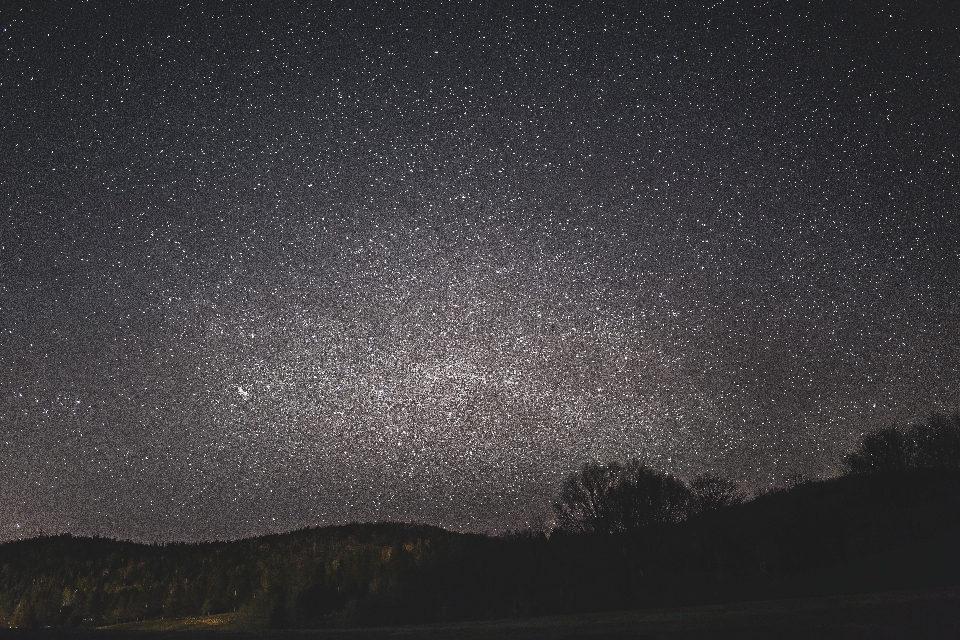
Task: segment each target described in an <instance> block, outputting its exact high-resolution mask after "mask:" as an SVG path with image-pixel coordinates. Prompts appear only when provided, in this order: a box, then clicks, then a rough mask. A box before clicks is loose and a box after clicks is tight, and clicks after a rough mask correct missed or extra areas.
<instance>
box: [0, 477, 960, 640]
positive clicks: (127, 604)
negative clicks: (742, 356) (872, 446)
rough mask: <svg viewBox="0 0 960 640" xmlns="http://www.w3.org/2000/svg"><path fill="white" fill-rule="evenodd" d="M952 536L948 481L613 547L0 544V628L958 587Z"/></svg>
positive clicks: (808, 497) (288, 619)
mask: <svg viewBox="0 0 960 640" xmlns="http://www.w3.org/2000/svg"><path fill="white" fill-rule="evenodd" d="M958 540H960V471H958V470H955V469H939V470H930V469H927V470H909V471H901V472H895V473H878V474H872V475H852V476H847V477H842V478H837V479H834V480H828V481H821V482H811V483H807V484H802V485H798V486H796V487H793V488H791V489H789V490H781V491H778V492H775V493H769V494H765V495H761V496H760V497H758V498H756V499H754V500H751V501H749V502H745V503H743V504H733V505H731V506H726V507H723V508H720V509H716V510H712V511H707V512H702V513H699V514H697V515H694V516H692V517H690V518H689V519H687V520H685V521H682V522H672V523H661V524H653V525H649V526H646V527H643V528H641V529H639V530H636V531H631V532H628V533H617V534H590V535H576V534H572V533H565V532H561V531H558V532H556V533H554V534H553V535H552V536H551V537H550V538H549V539H548V538H547V537H546V536H545V535H542V534H537V533H530V534H527V535H517V536H510V537H504V538H495V537H487V536H480V535H467V534H458V533H453V532H449V531H445V530H443V529H438V528H436V527H428V526H416V525H406V524H363V525H361V524H356V525H348V526H339V527H325V528H319V529H307V530H302V531H296V532H292V533H288V534H283V535H272V536H265V537H260V538H253V539H249V540H239V541H236V542H215V543H204V544H169V545H164V546H151V545H143V544H135V543H131V542H119V541H113V540H106V539H89V538H73V537H70V536H56V537H46V538H37V539H31V540H24V541H18V542H10V543H6V544H3V545H0V623H2V624H4V625H9V626H100V625H107V624H115V623H121V622H130V621H137V620H145V619H157V618H161V617H162V618H180V617H186V616H197V615H211V614H218V613H224V612H230V613H231V615H233V616H235V618H236V621H237V624H240V625H242V626H248V627H267V626H270V627H286V626H290V627H328V626H353V625H383V624H411V623H419V622H429V621H453V620H467V619H482V618H493V617H510V616H521V615H540V614H553V613H560V612H589V611H599V610H604V609H607V610H609V609H635V608H643V607H649V606H657V605H663V604H693V603H706V602H722V601H735V600H742V599H748V598H773V597H783V596H794V595H820V594H839V593H853V592H858V591H870V590H881V589H894V588H911V587H921V586H939V585H947V584H960V544H958V543H957V541H958ZM234 612H235V613H234Z"/></svg>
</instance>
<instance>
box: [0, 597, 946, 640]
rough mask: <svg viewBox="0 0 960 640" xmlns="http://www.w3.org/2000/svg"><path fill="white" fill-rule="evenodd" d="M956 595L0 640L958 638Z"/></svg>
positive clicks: (65, 633) (21, 633)
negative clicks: (354, 626)
mask: <svg viewBox="0 0 960 640" xmlns="http://www.w3.org/2000/svg"><path fill="white" fill-rule="evenodd" d="M958 637H960V587H947V588H938V589H923V590H915V591H897V592H887V593H878V594H866V595H853V596H835V597H825V598H803V599H793V600H773V601H757V602H746V603H740V604H732V605H717V606H706V607H685V608H674V609H654V610H647V611H637V612H625V613H606V614H592V615H572V616H555V617H544V618H526V619H518V620H499V621H488V622H476V623H462V624H454V625H423V626H415V627H390V628H380V629H343V630H324V631H307V630H291V631H249V632H237V631H130V630H117V629H113V630H84V631H72V630H66V629H50V630H26V629H22V630H21V629H9V630H8V629H4V630H0V639H2V640H35V639H36V640H41V639H44V640H45V639H47V638H65V639H67V640H86V639H88V638H98V639H103V640H121V639H126V638H140V639H148V640H167V639H169V638H177V639H178V640H194V639H199V638H211V639H212V638H216V640H234V639H237V640H240V639H252V638H276V639H278V640H280V639H290V640H293V639H303V640H306V639H308V638H317V639H323V640H385V639H387V638H411V639H412V638H427V639H430V640H434V639H436V640H439V639H441V638H467V639H478V640H479V639H486V638H506V639H517V640H519V639H524V640H527V639H533V638H596V639H600V638H737V639H747V638H844V639H846V638H958Z"/></svg>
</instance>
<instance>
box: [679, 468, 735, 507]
mask: <svg viewBox="0 0 960 640" xmlns="http://www.w3.org/2000/svg"><path fill="white" fill-rule="evenodd" d="M690 489H691V491H692V493H693V503H694V508H695V510H696V511H716V510H717V509H722V508H723V507H729V506H732V505H735V504H740V503H742V502H743V501H744V499H745V496H744V494H743V492H742V491H740V487H739V486H738V485H737V483H735V482H733V481H731V480H727V479H726V478H721V477H720V476H717V475H714V474H712V473H703V474H700V475H698V476H697V477H696V478H694V480H693V482H692V483H691V484H690Z"/></svg>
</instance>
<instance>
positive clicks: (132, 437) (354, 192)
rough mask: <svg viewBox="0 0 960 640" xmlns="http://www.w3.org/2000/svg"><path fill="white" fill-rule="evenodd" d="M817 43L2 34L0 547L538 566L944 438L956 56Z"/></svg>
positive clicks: (722, 22) (42, 20) (559, 14)
mask: <svg viewBox="0 0 960 640" xmlns="http://www.w3.org/2000/svg"><path fill="white" fill-rule="evenodd" d="M668 4H669V3H668ZM829 4H830V7H831V8H830V9H829V10H827V9H825V8H823V7H822V6H821V3H819V2H786V1H780V2H716V3H713V4H712V5H711V4H709V3H707V4H701V3H697V4H685V3H683V4H681V6H679V7H676V8H674V7H668V6H667V5H666V4H664V3H654V2H649V3H646V2H591V3H583V6H578V5H577V4H574V3H565V2H561V3H540V4H532V3H518V5H519V6H518V7H514V8H511V7H509V6H508V5H506V4H504V3H490V4H485V3H476V2H472V3H463V4H457V3H436V4H435V5H433V6H432V8H428V7H427V5H426V4H425V3H419V2H415V3H339V2H328V3H321V2H281V3H244V4H243V6H242V7H241V8H236V7H233V8H231V7H226V6H223V4H221V3H212V2H211V3H204V2H201V3H190V4H186V3H183V4H179V5H178V4H175V3H154V4H144V3H133V2H130V3H126V4H124V5H123V6H121V7H120V8H117V7H116V6H114V7H112V8H102V7H98V6H96V3H93V4H91V3H81V2H78V3H74V4H72V5H71V4H70V3H62V4H61V5H59V7H58V9H57V11H52V10H47V9H42V8H38V7H37V6H35V5H34V4H33V3H22V7H21V8H19V9H17V8H14V9H13V10H5V11H4V12H3V14H2V20H3V24H2V33H0V52H2V55H3V62H2V72H0V105H2V111H0V113H2V114H3V118H2V122H0V147H2V150H3V151H2V153H0V176H2V191H0V205H2V209H0V468H2V469H3V472H2V475H0V539H12V538H18V537H24V536H29V535H35V534H37V533H38V532H39V531H41V530H42V531H44V532H47V533H54V532H71V533H74V534H84V535H92V534H100V535H108V536H114V537H124V538H134V539H141V540H198V539H210V538H234V537H239V536H249V535H255V534H260V533H267V532H276V531H285V530H290V529H294V528H299V527H305V526H314V525H323V524H335V523H342V522H348V521H356V520H359V521H369V520H405V521H417V522H427V523H432V524H438V525H442V526H445V527H448V528H452V529H457V530H473V531H503V530H505V529H508V528H517V527H526V526H534V527H542V526H545V525H547V524H549V501H550V498H551V497H552V496H553V495H554V493H555V492H556V490H557V488H558V486H559V483H560V482H561V481H562V479H563V478H564V477H565V475H566V474H568V473H569V472H571V471H572V470H574V469H576V468H578V467H579V466H580V465H581V464H582V463H583V462H585V461H587V460H599V461H608V460H612V459H626V458H630V457H640V458H642V459H644V460H647V461H648V462H649V463H650V464H651V465H653V466H655V467H657V468H660V469H663V470H667V471H671V472H674V473H677V474H679V475H681V476H683V477H690V476H692V475H694V474H696V473H699V472H703V471H714V472H717V473H721V474H724V475H727V476H729V477H731V478H734V479H736V480H738V481H740V482H742V483H744V484H745V485H746V486H749V487H753V488H758V487H762V486H768V485H770V484H771V483H773V484H776V483H782V482H784V481H787V480H789V479H790V478H794V477H796V476H797V475H798V474H803V475H805V476H807V477H821V476H829V475H831V474H835V473H837V471H838V469H839V466H838V463H839V460H840V457H841V456H842V454H843V453H844V452H845V451H847V450H849V448H850V447H851V446H853V445H854V444H855V442H856V441H857V440H858V438H859V437H860V434H861V433H863V432H864V431H867V430H869V429H872V428H876V427H882V426H889V425H891V424H906V423H908V422H910V421H912V420H916V419H919V418H923V417H924V416H925V415H926V414H927V413H928V412H930V411H933V410H952V409H955V408H956V407H957V406H958V391H960V384H958V382H960V378H958V373H960V340H958V337H957V336H958V331H960V286H958V282H960V280H958V276H960V269H958V267H960V252H958V246H960V223H958V216H960V207H958V205H960V182H958V176H960V159H958V154H960V133H958V132H960V113H958V105H960V35H958V31H957V29H956V21H955V20H953V19H952V17H951V16H950V14H948V13H943V10H944V8H943V7H938V6H936V5H935V4H932V3H919V4H917V3H910V4H909V5H908V4H904V5H902V6H901V5H891V4H887V3H876V2H862V3H861V2H839V3H829Z"/></svg>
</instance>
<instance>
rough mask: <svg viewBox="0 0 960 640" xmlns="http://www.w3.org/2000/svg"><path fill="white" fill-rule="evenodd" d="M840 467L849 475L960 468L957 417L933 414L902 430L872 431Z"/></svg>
mask: <svg viewBox="0 0 960 640" xmlns="http://www.w3.org/2000/svg"><path fill="white" fill-rule="evenodd" d="M843 464H844V466H845V467H846V470H847V472H848V473H851V474H858V473H880V472H896V471H905V470H907V469H921V468H956V467H960V413H954V414H952V415H949V416H946V415H942V414H933V415H931V416H930V417H929V418H928V419H927V421H926V422H925V423H922V424H919V425H915V426H913V427H910V428H908V429H905V430H901V429H896V428H894V427H888V428H885V429H878V430H876V431H872V432H870V433H868V434H866V435H865V436H863V439H862V440H861V441H860V445H859V446H858V447H857V448H856V449H855V450H854V451H852V452H851V453H848V454H847V455H845V456H844V457H843Z"/></svg>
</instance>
